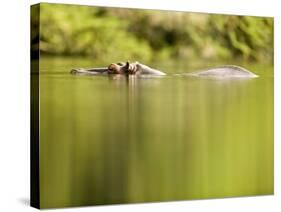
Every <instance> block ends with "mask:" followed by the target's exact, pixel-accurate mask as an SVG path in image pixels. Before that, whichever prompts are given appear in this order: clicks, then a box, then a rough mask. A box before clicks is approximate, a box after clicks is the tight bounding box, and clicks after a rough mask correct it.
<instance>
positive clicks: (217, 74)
mask: <svg viewBox="0 0 281 212" xmlns="http://www.w3.org/2000/svg"><path fill="white" fill-rule="evenodd" d="M189 75H191V76H197V77H213V78H255V77H258V76H257V75H256V74H254V73H252V72H250V71H248V70H246V69H245V68H242V67H239V66H235V65H225V66H219V67H216V68H212V69H207V70H202V71H198V72H194V73H190V74H189Z"/></svg>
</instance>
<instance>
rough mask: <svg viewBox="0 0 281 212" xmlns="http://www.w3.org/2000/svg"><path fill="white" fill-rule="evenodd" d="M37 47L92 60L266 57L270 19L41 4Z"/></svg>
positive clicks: (270, 40)
mask: <svg viewBox="0 0 281 212" xmlns="http://www.w3.org/2000/svg"><path fill="white" fill-rule="evenodd" d="M40 20H41V28H40V33H41V34H40V49H41V52H42V53H44V54H49V55H71V56H75V55H79V56H90V57H92V58H94V59H96V60H108V58H110V61H118V60H126V59H132V60H141V61H144V62H149V61H153V60H163V59H169V58H173V59H175V58H176V59H184V60H186V59H196V58H200V59H202V58H203V59H210V60H218V59H230V58H233V57H235V58H238V59H239V58H242V59H244V60H254V61H259V60H262V61H271V60H272V57H273V19H272V18H260V17H248V16H226V15H213V14H199V13H187V12H169V11H154V10H139V9H119V8H101V7H88V6H76V5H60V4H44V3H43V4H41V13H40Z"/></svg>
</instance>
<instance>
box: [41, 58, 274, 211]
mask: <svg viewBox="0 0 281 212" xmlns="http://www.w3.org/2000/svg"><path fill="white" fill-rule="evenodd" d="M201 62H204V61H201ZM228 64H229V62H228ZM100 65H103V63H94V62H93V61H90V60H86V59H50V58H46V59H44V58H43V60H41V64H40V72H41V75H40V192H41V193H40V201H41V207H43V208H46V207H47V208H48V207H67V206H81V205H94V204H115V203H135V202H154V201H168V200H190V199H201V198H220V197H233V196H249V195H265V194H272V193H273V67H272V66H269V65H264V64H243V65H244V67H246V68H248V69H249V70H251V71H253V72H254V73H256V74H258V75H260V77H259V78H255V79H250V80H212V79H203V78H191V77H183V76H173V75H168V76H167V77H163V78H151V79H135V78H129V79H126V78H123V77H121V78H109V77H107V76H96V77H93V76H73V75H70V74H69V70H70V69H71V68H73V67H91V66H100ZM154 67H157V68H159V67H160V69H161V70H164V71H167V72H169V73H181V72H189V71H192V70H196V69H195V68H196V67H198V68H201V67H208V65H206V64H199V65H198V64H197V65H194V67H192V66H190V67H189V66H186V64H184V63H180V64H178V65H177V67H175V66H174V68H172V67H173V66H172V65H171V64H158V66H157V64H154Z"/></svg>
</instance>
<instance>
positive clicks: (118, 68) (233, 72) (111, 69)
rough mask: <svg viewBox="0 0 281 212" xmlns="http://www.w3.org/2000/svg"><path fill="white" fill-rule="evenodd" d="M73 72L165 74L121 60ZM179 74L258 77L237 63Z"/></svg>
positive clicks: (88, 73)
mask: <svg viewBox="0 0 281 212" xmlns="http://www.w3.org/2000/svg"><path fill="white" fill-rule="evenodd" d="M71 73H72V74H86V75H97V74H99V75H100V74H119V75H153V76H164V75H166V74H165V73H164V72H162V71H159V70H157V69H154V68H151V67H149V66H146V65H144V64H141V63H139V62H133V63H129V62H126V63H124V62H119V63H111V64H110V65H109V66H108V67H104V68H90V69H84V68H78V69H72V70H71ZM179 75H186V76H194V77H205V78H221V79H228V78H254V77H258V76H257V75H256V74H254V73H252V72H250V71H248V70H246V69H245V68H242V67H239V66H235V65H224V66H219V67H215V68H211V69H206V70H201V71H196V72H191V73H184V74H179Z"/></svg>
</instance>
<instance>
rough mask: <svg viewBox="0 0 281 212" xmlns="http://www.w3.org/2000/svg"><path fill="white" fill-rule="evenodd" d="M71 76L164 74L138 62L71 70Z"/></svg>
mask: <svg viewBox="0 0 281 212" xmlns="http://www.w3.org/2000/svg"><path fill="white" fill-rule="evenodd" d="M71 73H72V74H90V75H96V74H123V75H156V76H163V75H166V74H165V73H164V72H162V71H159V70H156V69H154V68H151V67H149V66H146V65H144V64H141V63H139V62H133V63H129V62H126V63H124V62H119V63H111V64H110V65H109V66H108V67H107V68H106V67H105V68H90V69H83V68H79V69H72V70H71Z"/></svg>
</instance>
